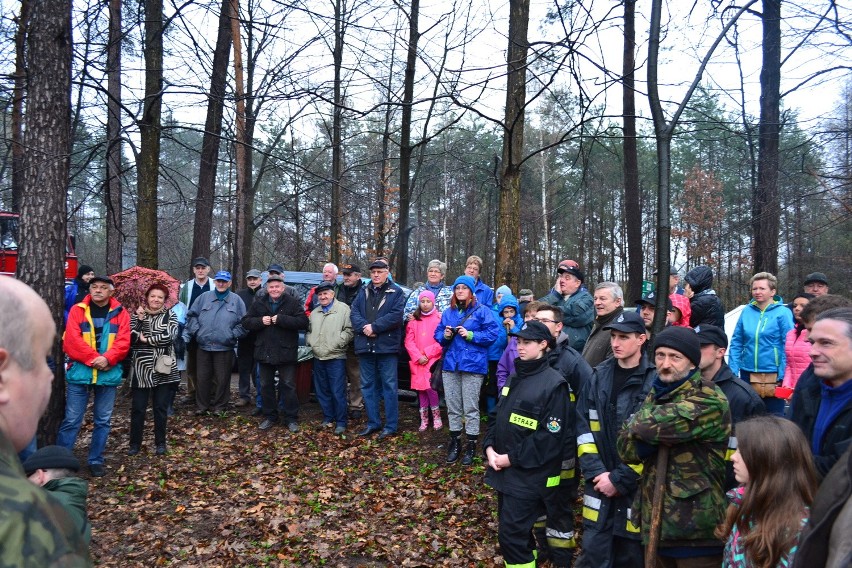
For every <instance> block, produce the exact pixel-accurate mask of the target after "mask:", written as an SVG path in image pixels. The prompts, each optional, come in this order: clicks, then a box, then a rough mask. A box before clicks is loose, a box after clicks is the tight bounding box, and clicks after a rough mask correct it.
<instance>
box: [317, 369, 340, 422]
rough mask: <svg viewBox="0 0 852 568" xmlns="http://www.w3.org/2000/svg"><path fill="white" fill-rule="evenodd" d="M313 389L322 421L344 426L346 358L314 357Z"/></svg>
mask: <svg viewBox="0 0 852 568" xmlns="http://www.w3.org/2000/svg"><path fill="white" fill-rule="evenodd" d="M314 390H315V391H316V395H317V402H319V404H320V407H321V408H322V416H323V421H324V422H336V423H337V426H343V427H346V359H328V360H327V361H320V360H319V359H316V358H315V359H314Z"/></svg>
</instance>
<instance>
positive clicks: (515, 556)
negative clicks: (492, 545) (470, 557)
mask: <svg viewBox="0 0 852 568" xmlns="http://www.w3.org/2000/svg"><path fill="white" fill-rule="evenodd" d="M497 511H498V515H499V519H498V525H497V527H498V528H497V542H498V543H500V553H501V554H502V555H503V561H504V562H505V564H506V566H516V565H521V566H523V565H529V564H530V563H534V562H535V553H534V551H535V539H533V533H532V528H533V524H534V523H535V520H536V519H537V518H538V517H539V516H541V515H542V514H543V513H544V502H543V500H542V499H521V498H519V497H513V496H512V495H506V494H505V493H502V492H498V493H497Z"/></svg>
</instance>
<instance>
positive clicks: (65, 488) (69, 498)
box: [44, 477, 92, 545]
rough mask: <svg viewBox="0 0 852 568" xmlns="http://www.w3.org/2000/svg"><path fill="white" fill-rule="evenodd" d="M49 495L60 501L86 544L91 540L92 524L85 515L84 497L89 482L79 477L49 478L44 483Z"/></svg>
mask: <svg viewBox="0 0 852 568" xmlns="http://www.w3.org/2000/svg"><path fill="white" fill-rule="evenodd" d="M44 489H45V490H46V491H47V492H48V493H49V494H50V496H51V497H53V498H54V499H56V500H57V501H59V502H60V503H62V506H63V507H65V510H66V511H68V514H69V515H70V516H71V518H72V519H73V520H74V524H75V525H77V528H78V529H80V534H82V535H83V538H84V539H85V541H86V545H88V544H90V543H91V542H92V525H90V524H89V519H88V517H87V516H86V498H87V497H88V496H89V483H88V482H87V481H86V480H85V479H80V478H79V477H63V478H61V479H51V480H50V481H48V482H47V483H45V484H44Z"/></svg>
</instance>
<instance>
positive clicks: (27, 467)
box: [24, 446, 80, 476]
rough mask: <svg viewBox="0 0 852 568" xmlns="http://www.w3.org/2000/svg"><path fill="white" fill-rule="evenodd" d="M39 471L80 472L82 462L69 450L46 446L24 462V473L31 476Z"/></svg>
mask: <svg viewBox="0 0 852 568" xmlns="http://www.w3.org/2000/svg"><path fill="white" fill-rule="evenodd" d="M37 469H70V470H71V471H80V461H79V460H78V459H77V458H76V457H75V456H74V454H73V453H72V452H71V450H69V449H68V448H63V447H62V446H45V447H43V448H41V449H40V450H38V451H37V452H35V453H34V454H33V455H31V456H30V457H28V458H27V459H26V461H25V462H24V472H25V473H26V474H27V475H28V476H29V475H32V474H33V473H34V472H35V471H36V470H37Z"/></svg>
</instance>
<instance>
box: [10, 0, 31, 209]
mask: <svg viewBox="0 0 852 568" xmlns="http://www.w3.org/2000/svg"><path fill="white" fill-rule="evenodd" d="M29 19H30V1H29V0H21V15H20V16H19V17H18V30H17V31H16V32H15V86H14V87H13V90H12V211H15V212H16V213H20V211H21V201H22V200H23V196H24V167H25V166H24V159H25V155H24V145H23V141H24V91H25V90H26V85H27V66H26V64H25V63H24V57H25V51H26V49H25V47H26V42H27V26H28V25H29Z"/></svg>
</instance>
